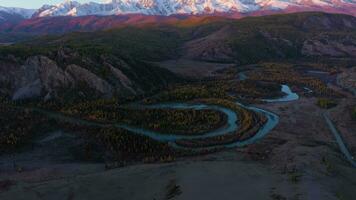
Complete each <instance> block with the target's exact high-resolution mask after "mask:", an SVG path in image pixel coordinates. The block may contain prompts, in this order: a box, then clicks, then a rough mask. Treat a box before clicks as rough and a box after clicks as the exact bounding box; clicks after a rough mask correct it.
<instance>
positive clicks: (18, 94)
mask: <svg viewBox="0 0 356 200" xmlns="http://www.w3.org/2000/svg"><path fill="white" fill-rule="evenodd" d="M177 80H178V79H177V78H176V77H175V76H174V75H173V74H171V73H170V72H168V71H166V70H163V69H161V68H158V67H155V66H152V65H150V64H147V63H145V62H140V61H134V60H124V59H121V58H119V57H115V56H112V55H101V56H100V57H94V56H84V55H80V54H79V53H77V52H75V51H73V50H70V49H65V48H60V49H59V50H58V51H57V52H51V53H50V54H48V55H34V56H26V57H24V59H23V58H21V57H17V56H14V54H8V55H7V57H2V59H1V61H0V85H1V87H0V94H1V96H3V97H4V96H6V97H8V98H11V99H13V100H23V99H42V100H49V99H63V100H70V99H77V98H85V99H92V98H98V97H103V98H111V97H113V96H117V97H122V98H128V97H133V96H137V95H142V94H143V93H145V92H150V91H153V90H158V89H160V88H163V87H166V86H167V85H168V84H169V83H173V82H175V81H177Z"/></svg>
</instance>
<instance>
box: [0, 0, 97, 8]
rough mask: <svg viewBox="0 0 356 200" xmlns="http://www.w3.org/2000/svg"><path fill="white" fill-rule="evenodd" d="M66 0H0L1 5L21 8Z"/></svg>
mask: <svg viewBox="0 0 356 200" xmlns="http://www.w3.org/2000/svg"><path fill="white" fill-rule="evenodd" d="M63 1H64V0H0V6H4V7H20V8H39V7H41V6H42V5H44V4H50V5H53V4H57V3H62V2H63ZM76 1H78V2H80V3H85V2H90V1H93V2H104V0H76Z"/></svg>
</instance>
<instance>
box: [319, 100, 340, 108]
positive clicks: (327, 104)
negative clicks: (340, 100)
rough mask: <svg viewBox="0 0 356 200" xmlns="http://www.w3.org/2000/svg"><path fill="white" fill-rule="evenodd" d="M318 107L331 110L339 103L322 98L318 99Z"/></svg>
mask: <svg viewBox="0 0 356 200" xmlns="http://www.w3.org/2000/svg"><path fill="white" fill-rule="evenodd" d="M316 105H318V106H319V107H320V108H325V109H329V108H332V107H335V106H336V105H337V103H336V102H335V101H334V100H331V99H325V98H320V99H318V101H317V103H316Z"/></svg>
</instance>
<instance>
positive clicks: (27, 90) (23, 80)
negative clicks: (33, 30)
mask: <svg viewBox="0 0 356 200" xmlns="http://www.w3.org/2000/svg"><path fill="white" fill-rule="evenodd" d="M0 71H1V72H0V73H1V75H0V83H1V84H4V85H7V88H2V90H3V91H2V93H7V94H8V95H10V96H11V97H12V99H14V100H19V99H26V98H33V97H40V96H42V95H47V94H50V95H57V94H56V91H57V90H58V89H59V88H61V87H70V86H71V85H72V84H73V79H71V77H70V76H68V74H66V73H65V72H64V71H63V70H62V69H61V68H59V67H58V66H57V64H56V63H55V62H54V61H52V60H50V59H49V58H47V57H44V56H35V57H31V58H29V59H27V61H26V62H25V64H23V65H18V64H16V63H11V62H10V63H1V69H0Z"/></svg>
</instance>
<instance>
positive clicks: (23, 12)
mask: <svg viewBox="0 0 356 200" xmlns="http://www.w3.org/2000/svg"><path fill="white" fill-rule="evenodd" d="M0 12H2V13H7V14H8V15H18V16H21V17H23V18H30V17H31V16H32V15H33V13H35V12H36V10H35V9H25V8H9V7H2V6H0Z"/></svg>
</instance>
